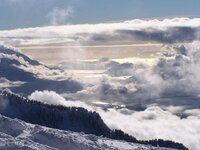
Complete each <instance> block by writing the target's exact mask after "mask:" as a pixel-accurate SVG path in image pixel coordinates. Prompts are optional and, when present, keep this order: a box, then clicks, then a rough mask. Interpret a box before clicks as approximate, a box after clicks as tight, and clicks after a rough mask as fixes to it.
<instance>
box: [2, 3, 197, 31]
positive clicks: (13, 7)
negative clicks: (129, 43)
mask: <svg viewBox="0 0 200 150" xmlns="http://www.w3.org/2000/svg"><path fill="white" fill-rule="evenodd" d="M199 8H200V1H199V0H165V1H164V0H0V20H1V21H0V30H3V29H13V28H24V27H36V26H46V25H52V24H53V25H55V24H82V23H100V22H112V21H121V20H129V19H135V18H166V17H167V18H171V17H200V9H199Z"/></svg>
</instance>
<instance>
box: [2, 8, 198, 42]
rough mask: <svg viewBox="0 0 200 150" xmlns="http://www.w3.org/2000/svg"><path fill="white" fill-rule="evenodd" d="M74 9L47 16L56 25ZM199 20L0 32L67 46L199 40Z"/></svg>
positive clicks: (7, 38) (4, 36) (10, 37)
mask: <svg viewBox="0 0 200 150" xmlns="http://www.w3.org/2000/svg"><path fill="white" fill-rule="evenodd" d="M72 14H73V9H72V8H71V7H69V8H66V9H64V8H62V9H58V8H55V10H53V11H52V12H51V13H50V14H49V15H48V16H49V18H50V19H51V20H52V23H53V24H59V23H64V21H66V19H67V18H68V17H69V16H70V15H72ZM199 26H200V19H199V18H194V19H189V18H174V19H164V20H156V19H155V20H137V19H136V20H130V21H124V22H119V23H102V24H82V25H62V26H47V27H36V28H26V29H15V30H4V31H0V35H1V36H0V38H1V41H2V43H3V44H11V45H14V46H16V45H18V46H22V45H44V44H58V43H65V45H76V43H77V42H78V43H79V42H80V43H81V44H103V43H104V44H105V43H109V42H112V43H113V42H115V43H119V42H123V41H126V42H127V41H129V42H130V43H132V42H133V43H134V42H136V41H140V42H141V41H150V42H161V43H175V42H191V41H194V40H199V34H200V33H199V31H200V30H199Z"/></svg>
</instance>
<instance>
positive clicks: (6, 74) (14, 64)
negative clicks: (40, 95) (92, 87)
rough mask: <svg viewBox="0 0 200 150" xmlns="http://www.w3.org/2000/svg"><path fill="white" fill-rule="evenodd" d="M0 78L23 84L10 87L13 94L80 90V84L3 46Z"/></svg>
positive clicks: (1, 49) (0, 56)
mask: <svg viewBox="0 0 200 150" xmlns="http://www.w3.org/2000/svg"><path fill="white" fill-rule="evenodd" d="M61 77H62V78H61ZM63 77H65V78H63ZM0 78H4V79H7V80H9V81H12V82H19V81H20V82H23V83H21V85H20V86H11V87H10V89H11V90H12V91H13V92H17V93H21V94H23V95H29V94H31V93H32V92H34V91H35V90H53V91H56V92H58V93H62V92H67V91H68V92H76V91H79V90H81V89H82V85H81V83H79V82H78V81H76V80H73V79H70V78H69V77H66V75H65V74H64V73H63V72H62V71H61V70H58V69H57V70H55V69H50V68H48V67H47V66H44V65H42V64H40V63H39V62H37V61H35V60H33V59H31V58H29V57H28V56H26V55H24V54H22V53H20V52H19V51H18V50H16V49H14V48H8V47H5V46H1V47H0ZM6 87H7V86H6ZM1 88H4V86H3V85H2V87H1Z"/></svg>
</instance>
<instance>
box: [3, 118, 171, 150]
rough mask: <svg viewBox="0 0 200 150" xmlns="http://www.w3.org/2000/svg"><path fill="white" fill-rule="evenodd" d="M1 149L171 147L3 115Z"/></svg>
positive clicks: (141, 149) (133, 149)
mask: <svg viewBox="0 0 200 150" xmlns="http://www.w3.org/2000/svg"><path fill="white" fill-rule="evenodd" d="M0 149H13V150H18V149H20V150H27V149H31V150H41V149H42V150H58V149H59V150H66V149H67V150H102V149H106V150H149V149H151V150H172V149H168V148H161V147H153V146H150V145H143V144H136V143H129V142H124V141H119V140H112V139H108V138H103V137H98V136H95V135H91V134H84V133H78V132H71V131H63V130H58V129H52V128H47V127H44V126H40V125H33V124H29V123H25V122H23V121H21V120H19V119H11V118H8V117H5V116H2V115H0Z"/></svg>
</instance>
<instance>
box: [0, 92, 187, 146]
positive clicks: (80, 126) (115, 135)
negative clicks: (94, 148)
mask: <svg viewBox="0 0 200 150" xmlns="http://www.w3.org/2000/svg"><path fill="white" fill-rule="evenodd" d="M0 113H1V114H2V115H5V116H7V117H10V118H18V119H20V120H23V121H25V122H29V123H33V124H39V125H42V126H46V127H50V128H56V129H61V130H70V131H75V132H84V133H86V134H94V135H97V136H104V137H107V138H112V139H117V140H124V141H127V142H133V143H140V144H146V145H152V146H159V147H167V148H176V149H181V150H187V148H186V147H185V146H184V145H183V144H180V143H176V142H173V141H165V140H161V139H156V140H150V141H139V140H137V139H136V138H135V137H133V136H130V135H128V134H126V133H124V132H123V131H121V130H111V129H110V128H109V127H108V126H107V125H106V124H105V123H104V122H103V120H102V119H101V117H100V115H99V114H98V113H96V112H92V111H88V110H86V109H84V108H76V107H64V106H55V105H47V104H43V103H41V102H37V101H32V100H29V99H27V98H25V97H22V96H20V95H16V94H13V93H10V92H7V91H1V92H0Z"/></svg>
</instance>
